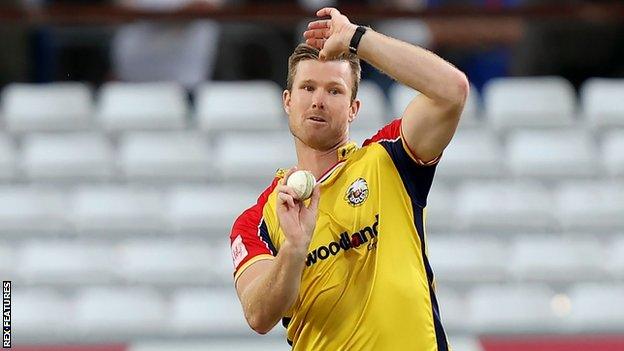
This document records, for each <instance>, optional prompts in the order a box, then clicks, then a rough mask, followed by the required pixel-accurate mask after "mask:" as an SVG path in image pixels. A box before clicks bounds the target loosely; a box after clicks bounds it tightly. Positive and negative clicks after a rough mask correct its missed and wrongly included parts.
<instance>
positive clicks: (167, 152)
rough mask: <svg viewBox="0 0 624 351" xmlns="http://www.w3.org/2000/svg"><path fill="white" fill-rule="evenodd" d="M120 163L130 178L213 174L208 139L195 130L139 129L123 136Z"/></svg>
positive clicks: (199, 177) (205, 176)
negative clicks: (143, 130) (149, 130)
mask: <svg viewBox="0 0 624 351" xmlns="http://www.w3.org/2000/svg"><path fill="white" fill-rule="evenodd" d="M119 164H120V168H121V170H122V173H123V175H124V176H125V177H126V178H127V179H130V180H138V181H143V180H160V181H163V180H171V181H181V180H207V179H210V178H211V177H212V173H213V166H212V155H211V149H210V146H209V144H208V141H207V140H206V139H205V137H204V136H202V135H201V134H198V133H196V132H151V133H148V132H139V133H130V134H126V135H125V136H123V137H122V138H121V140H120V145H119Z"/></svg>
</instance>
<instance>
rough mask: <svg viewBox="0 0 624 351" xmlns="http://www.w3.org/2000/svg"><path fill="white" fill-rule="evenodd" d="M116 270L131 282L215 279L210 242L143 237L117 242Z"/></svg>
mask: <svg viewBox="0 0 624 351" xmlns="http://www.w3.org/2000/svg"><path fill="white" fill-rule="evenodd" d="M117 253H118V259H119V261H118V265H117V266H116V272H117V274H119V275H120V276H121V277H122V278H123V279H124V280H125V281H126V282H128V283H130V284H136V283H148V284H153V285H163V284H169V285H172V286H176V285H178V284H182V285H184V284H188V285H194V284H208V283H210V282H211V281H212V269H211V256H212V249H211V247H210V245H208V244H206V243H202V242H178V241H172V240H170V239H141V240H132V241H127V242H122V243H120V244H119V245H117Z"/></svg>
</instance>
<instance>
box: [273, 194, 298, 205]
mask: <svg viewBox="0 0 624 351" xmlns="http://www.w3.org/2000/svg"><path fill="white" fill-rule="evenodd" d="M277 197H278V198H279V200H280V203H281V204H288V207H291V208H294V207H295V200H294V199H293V197H292V196H290V195H288V194H286V193H279V194H277Z"/></svg>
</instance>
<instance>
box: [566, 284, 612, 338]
mask: <svg viewBox="0 0 624 351" xmlns="http://www.w3.org/2000/svg"><path fill="white" fill-rule="evenodd" d="M570 301H571V304H572V306H571V307H572V308H571V313H570V324H571V325H572V326H573V327H574V328H575V330H576V331H579V332H596V331H602V332H613V331H621V330H622V328H624V285H622V284H621V283H611V284H590V283H581V284H579V285H576V286H574V288H572V290H571V291H570Z"/></svg>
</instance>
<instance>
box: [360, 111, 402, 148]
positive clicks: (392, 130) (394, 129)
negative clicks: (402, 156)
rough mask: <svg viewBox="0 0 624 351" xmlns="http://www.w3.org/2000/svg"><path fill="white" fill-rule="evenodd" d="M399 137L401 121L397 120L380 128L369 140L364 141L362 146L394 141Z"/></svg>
mask: <svg viewBox="0 0 624 351" xmlns="http://www.w3.org/2000/svg"><path fill="white" fill-rule="evenodd" d="M400 136H401V119H400V118H397V119H395V120H394V121H392V122H390V124H387V125H386V126H384V127H383V128H381V129H380V130H379V131H378V132H377V134H375V135H373V136H372V137H371V138H369V139H366V140H365V141H364V143H362V146H366V145H368V144H370V143H373V142H376V141H381V140H394V139H396V138H398V137H400Z"/></svg>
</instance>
